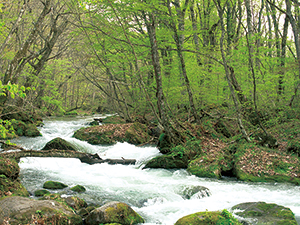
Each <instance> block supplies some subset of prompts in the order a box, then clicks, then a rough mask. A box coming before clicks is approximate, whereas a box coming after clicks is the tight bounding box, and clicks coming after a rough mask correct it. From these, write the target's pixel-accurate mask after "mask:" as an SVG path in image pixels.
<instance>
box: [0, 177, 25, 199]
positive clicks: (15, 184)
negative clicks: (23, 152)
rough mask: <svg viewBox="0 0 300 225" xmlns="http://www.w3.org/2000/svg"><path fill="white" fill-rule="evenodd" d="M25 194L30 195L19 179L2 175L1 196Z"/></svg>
mask: <svg viewBox="0 0 300 225" xmlns="http://www.w3.org/2000/svg"><path fill="white" fill-rule="evenodd" d="M4 196H23V197H28V196H29V193H28V191H27V190H26V188H25V187H24V186H23V185H22V183H21V181H20V180H19V179H13V180H12V179H9V178H7V177H6V176H5V175H0V197H4Z"/></svg>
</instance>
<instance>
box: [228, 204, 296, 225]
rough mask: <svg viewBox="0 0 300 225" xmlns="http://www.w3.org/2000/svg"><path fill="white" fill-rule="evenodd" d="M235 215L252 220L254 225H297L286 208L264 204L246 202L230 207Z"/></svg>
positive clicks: (292, 214)
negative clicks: (254, 222)
mask: <svg viewBox="0 0 300 225" xmlns="http://www.w3.org/2000/svg"><path fill="white" fill-rule="evenodd" d="M232 210H233V211H234V213H235V214H237V215H238V216H240V217H243V218H245V219H246V220H247V219H252V220H253V219H254V220H255V221H256V224H261V225H269V224H274V225H275V224H277V225H278V224H282V225H283V224H291V225H297V222H296V219H295V216H294V213H293V212H292V211H291V210H290V209H289V208H286V207H283V206H280V205H277V204H273V203H265V202H247V203H241V204H238V205H236V206H233V207H232Z"/></svg>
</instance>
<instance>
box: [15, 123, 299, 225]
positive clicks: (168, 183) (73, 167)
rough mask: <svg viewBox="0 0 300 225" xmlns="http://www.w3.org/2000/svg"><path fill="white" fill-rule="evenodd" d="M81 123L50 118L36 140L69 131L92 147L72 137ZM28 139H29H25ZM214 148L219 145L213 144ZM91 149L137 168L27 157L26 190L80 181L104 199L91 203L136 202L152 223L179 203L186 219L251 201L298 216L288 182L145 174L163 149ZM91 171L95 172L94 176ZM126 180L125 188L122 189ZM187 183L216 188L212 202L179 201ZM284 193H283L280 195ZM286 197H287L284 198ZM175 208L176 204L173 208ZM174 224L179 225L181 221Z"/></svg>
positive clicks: (65, 134) (164, 172)
mask: <svg viewBox="0 0 300 225" xmlns="http://www.w3.org/2000/svg"><path fill="white" fill-rule="evenodd" d="M90 118H91V119H90V120H89V121H91V120H92V117H90ZM76 120H78V118H77V119H76V118H74V119H73V120H72V119H68V120H67V121H68V122H65V121H63V120H61V119H59V120H58V121H56V120H49V122H48V121H45V126H44V127H43V128H42V130H41V132H42V134H43V136H41V137H37V138H33V139H32V142H34V144H35V145H37V146H41V147H42V145H45V142H47V141H46V140H50V139H52V138H53V137H56V136H57V135H58V133H59V131H60V130H63V131H64V132H63V134H62V137H64V138H65V139H67V140H68V141H71V142H74V143H75V145H76V146H78V144H84V145H86V143H84V142H81V141H79V140H76V139H74V138H71V136H72V134H73V133H74V131H75V130H77V129H79V127H80V126H82V125H84V126H87V123H88V122H86V120H82V121H81V120H80V121H78V122H74V121H76ZM71 126H74V128H72V129H70V128H71ZM52 129H53V131H51V132H50V130H52ZM69 129H70V130H69ZM50 133H51V135H50ZM59 135H61V134H59ZM42 139H43V140H45V141H42V142H43V143H44V144H42V143H40V144H39V143H37V142H39V140H42ZM22 140H23V141H25V139H22ZM26 140H28V141H30V142H29V143H31V139H26ZM208 140H212V139H208ZM203 143H204V141H203ZM213 144H214V145H216V144H217V143H214V142H213ZM28 146H31V144H29V145H28ZM212 147H213V145H212ZM215 147H216V146H215ZM215 147H214V148H215ZM85 148H86V149H89V151H91V152H92V153H95V152H98V153H99V155H101V156H103V157H104V156H105V157H111V156H112V155H114V156H115V157H117V158H119V157H120V155H122V156H123V157H125V158H136V159H137V161H138V163H137V165H136V166H134V167H133V168H132V167H131V166H130V167H127V166H124V167H123V166H122V167H121V165H119V166H109V165H106V164H103V165H93V168H91V167H87V166H85V165H84V164H82V163H80V162H79V163H78V162H77V161H76V160H73V159H55V158H53V159H46V158H45V159H38V158H32V159H30V158H28V159H23V160H22V162H21V163H20V166H21V171H23V172H25V173H23V174H21V176H22V177H24V176H25V177H32V178H34V179H30V180H27V181H28V182H29V183H27V184H26V188H27V189H28V190H29V191H30V192H31V193H32V192H33V191H34V190H35V188H36V187H37V186H39V184H40V183H43V179H49V180H53V179H58V180H61V181H64V182H66V183H67V184H68V185H70V186H71V185H72V184H73V183H74V180H75V179H77V181H76V183H81V184H87V190H88V193H89V195H90V194H92V193H94V194H95V196H98V197H93V200H91V199H90V200H89V201H90V202H91V201H95V202H102V201H103V199H107V198H109V199H110V200H114V199H116V198H118V199H120V200H121V201H124V202H128V203H130V205H133V206H134V209H136V210H137V211H138V212H139V214H142V215H143V216H145V215H146V216H145V218H146V219H147V221H155V219H151V216H149V215H152V212H149V210H154V207H155V208H156V209H157V210H159V209H160V211H161V212H158V211H155V212H153V215H154V214H156V215H157V216H158V217H159V218H165V219H162V221H163V220H168V219H167V218H168V216H167V215H168V214H165V213H166V212H167V211H169V210H170V209H172V208H174V206H175V205H177V203H178V206H176V207H175V208H176V210H175V208H174V210H175V211H174V213H175V212H176V214H178V213H179V212H180V214H178V215H181V216H185V215H187V214H190V213H191V212H193V208H194V207H196V208H197V209H198V210H199V211H201V210H204V211H205V210H206V209H208V210H210V211H213V210H219V209H221V210H222V209H224V208H230V207H232V206H233V205H235V204H238V203H241V202H246V201H265V202H276V203H277V204H280V205H284V206H287V207H290V208H291V209H292V210H293V211H294V212H296V213H297V208H295V206H292V205H291V206H289V204H290V203H288V202H291V203H292V202H293V201H294V200H295V199H294V196H293V197H292V196H291V193H293V191H292V190H294V189H295V193H297V192H298V190H296V187H293V186H285V184H282V185H283V186H281V185H278V184H276V185H275V186H274V184H269V183H266V184H265V185H263V186H261V184H259V183H257V185H256V184H253V185H254V186H253V185H250V186H249V184H247V183H245V184H244V183H239V182H236V181H235V182H234V183H232V185H231V184H230V185H229V183H228V181H226V180H219V181H218V180H215V181H214V180H211V179H207V178H196V177H194V178H192V177H190V175H189V174H188V173H186V171H185V170H175V171H174V170H161V169H155V170H152V169H145V170H138V171H137V170H136V169H137V168H139V167H140V165H141V163H142V162H146V161H148V160H147V159H150V158H153V157H155V156H157V155H159V152H158V151H157V149H155V148H152V147H149V148H148V147H147V148H145V147H144V148H138V147H134V146H133V145H128V144H126V143H124V144H121V143H118V144H116V145H112V146H103V147H100V146H93V145H88V144H87V145H86V147H85ZM148 151H153V154H152V153H151V154H150V155H148V156H145V154H146V152H148ZM154 151H155V152H154ZM132 169H133V170H132ZM35 170H37V171H38V173H37V174H36V175H34V174H32V171H35ZM91 170H92V171H93V173H92V174H90V173H91ZM26 171H27V172H28V175H26V173H27V172H26ZM154 174H155V175H156V176H155V177H152V175H154ZM81 175H82V176H81ZM87 175H88V176H87ZM92 175H95V177H97V180H95V177H93V176H92ZM157 176H158V177H157ZM169 176H171V177H172V179H174V180H170V178H169ZM160 177H161V178H160ZM184 177H185V178H184ZM182 178H184V180H181V179H182ZM40 179H41V180H40ZM78 179H79V180H78ZM139 179H140V180H139ZM191 179H192V180H191ZM206 179H207V180H206ZM103 180H105V181H106V182H108V183H107V184H104V183H103ZM135 180H136V181H138V182H137V183H138V184H143V185H142V186H141V185H138V186H137V189H136V188H134V185H136V184H135ZM146 180H147V182H149V183H147V184H146V183H145V182H146ZM120 182H121V184H122V185H120ZM131 182H132V183H131ZM182 184H184V186H197V185H201V186H202V185H203V186H207V187H208V188H209V189H210V190H211V192H212V196H210V197H209V198H207V199H201V201H200V202H197V200H193V199H191V200H182V199H181V200H180V198H178V194H176V193H178V191H179V190H181V189H184V187H182ZM241 184H242V186H241ZM106 185H107V186H106ZM111 185H113V186H111ZM127 185H129V186H127ZM152 185H154V186H152ZM214 185H215V186H214ZM228 185H229V186H228ZM120 186H122V189H119V187H120ZM148 186H149V189H148ZM173 186H174V187H173ZM273 187H274V188H275V187H276V191H275V190H274V189H272V188H273ZM99 188H100V189H99ZM144 188H147V189H144ZM124 189H125V190H124ZM139 189H141V190H139ZM107 190H112V192H107ZM162 190H165V191H166V193H165V192H162ZM257 190H260V191H263V192H261V193H260V192H259V193H258V192H256V191H257ZM284 190H289V191H288V192H284V193H283V191H284ZM103 191H104V193H103V195H102V194H101V197H100V196H99V194H100V193H101V192H103ZM169 192H170V193H169ZM232 192H234V194H233V193H232ZM113 193H118V195H121V196H117V195H114V194H113ZM132 193H136V194H134V195H136V197H137V196H143V198H145V199H147V200H145V201H146V202H145V203H141V201H142V202H144V200H142V199H137V198H136V197H132ZM158 193H159V195H158V196H161V197H162V198H159V197H158V196H157V194H158ZM243 193H249V194H250V193H251V194H250V196H245V195H244V194H243ZM267 193H268V194H267ZM278 193H281V194H280V195H278V196H277V194H278ZM169 194H171V196H169V197H167V198H166V196H168V195H169ZM283 195H284V197H282V196H283ZM83 196H84V195H83ZM129 196H131V197H129ZM156 196H157V198H156ZM225 197H226V198H225ZM249 197H251V198H249ZM85 198H86V196H85ZM131 198H133V199H131ZM100 199H102V200H100ZM130 199H131V200H130ZM107 200H108V199H107ZM282 200H286V201H287V202H282ZM198 201H199V200H198ZM200 203H201V204H200ZM189 204H190V205H189ZM202 204H203V205H202ZM171 205H173V206H172V207H171ZM161 207H163V208H161ZM170 207H171V208H170ZM182 207H185V208H186V209H184V210H183V209H182ZM177 210H178V211H177ZM172 211H173V210H171V212H172ZM171 214H172V213H171ZM166 217H167V218H166ZM178 219H179V218H178ZM159 220H161V219H159ZM173 222H174V223H175V222H176V221H173ZM174 223H173V224H174Z"/></svg>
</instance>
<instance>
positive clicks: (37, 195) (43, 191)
mask: <svg viewBox="0 0 300 225" xmlns="http://www.w3.org/2000/svg"><path fill="white" fill-rule="evenodd" d="M46 194H50V192H49V191H47V190H45V189H42V190H36V191H35V192H34V195H35V196H36V197H42V196H44V195H46Z"/></svg>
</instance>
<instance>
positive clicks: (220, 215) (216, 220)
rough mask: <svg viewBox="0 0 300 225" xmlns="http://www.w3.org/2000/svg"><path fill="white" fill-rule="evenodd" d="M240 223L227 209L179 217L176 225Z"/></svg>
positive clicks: (230, 224) (227, 224)
mask: <svg viewBox="0 0 300 225" xmlns="http://www.w3.org/2000/svg"><path fill="white" fill-rule="evenodd" d="M207 224H215V225H240V224H241V223H239V222H238V220H237V219H235V218H234V217H233V216H232V215H231V214H230V213H229V212H228V211H227V210H223V212H208V211H206V212H198V213H194V214H190V215H187V216H185V217H182V218H181V219H179V220H178V221H177V222H176V223H175V225H207Z"/></svg>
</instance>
